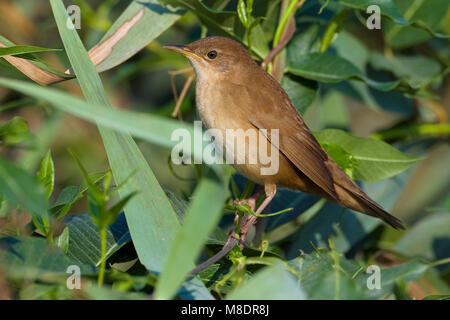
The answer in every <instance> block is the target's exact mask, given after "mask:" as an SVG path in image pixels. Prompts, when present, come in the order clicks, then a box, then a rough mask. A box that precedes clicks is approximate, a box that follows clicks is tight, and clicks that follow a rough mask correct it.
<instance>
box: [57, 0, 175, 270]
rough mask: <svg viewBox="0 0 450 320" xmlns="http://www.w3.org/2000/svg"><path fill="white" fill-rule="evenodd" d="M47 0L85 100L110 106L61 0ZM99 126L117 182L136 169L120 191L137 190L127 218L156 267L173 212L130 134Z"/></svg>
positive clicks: (146, 259) (142, 253) (144, 257)
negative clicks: (69, 22)
mask: <svg viewBox="0 0 450 320" xmlns="http://www.w3.org/2000/svg"><path fill="white" fill-rule="evenodd" d="M50 4H51V6H52V10H53V13H54V16H55V20H56V23H57V25H58V30H59V32H60V35H61V38H62V40H63V43H64V47H65V48H66V51H67V55H68V57H69V60H70V62H71V64H72V67H73V69H74V72H75V74H76V75H77V78H78V82H79V84H80V86H81V89H82V91H83V93H84V95H85V97H86V100H87V101H88V102H90V103H93V104H98V105H104V106H109V107H111V105H110V103H109V101H108V99H107V97H106V93H105V91H104V89H103V86H102V84H101V80H100V77H99V75H98V73H97V71H96V70H95V67H94V66H93V64H92V62H91V60H90V59H89V56H88V54H87V52H86V50H85V48H84V46H83V44H82V43H81V40H80V39H79V37H78V35H77V33H76V31H74V30H70V29H68V28H67V27H66V21H67V13H66V10H65V8H64V5H63V3H62V1H60V0H51V1H50ZM99 130H100V133H101V135H102V138H103V142H104V144H105V148H106V152H107V154H108V158H109V162H110V165H111V169H112V172H113V174H114V178H115V180H116V183H117V184H121V183H122V182H123V181H124V180H125V179H126V178H127V177H129V176H131V174H132V173H133V172H134V173H135V174H133V175H132V176H131V178H130V180H129V182H128V183H127V184H126V185H125V186H124V187H123V188H122V189H121V190H120V191H119V194H120V196H121V197H123V196H125V195H128V194H130V193H132V192H139V194H138V195H137V196H136V197H135V198H134V199H133V200H132V201H130V203H128V204H127V205H126V207H125V214H126V217H127V222H128V224H129V228H130V233H131V236H132V238H133V241H134V245H135V247H136V251H137V253H138V255H139V258H140V260H141V262H142V263H143V264H144V265H145V266H146V267H147V268H148V269H150V270H154V271H159V270H161V268H162V263H163V260H164V257H165V255H166V253H167V251H168V247H169V245H170V243H171V241H172V239H173V234H174V231H176V230H178V229H179V224H178V220H177V217H176V215H175V212H174V211H173V209H172V207H171V206H170V203H169V200H168V199H167V197H166V195H165V193H164V191H163V190H162V188H161V187H160V186H159V184H158V181H157V180H156V178H155V176H154V174H153V172H152V171H151V169H150V167H149V166H148V164H147V162H146V161H145V159H144V157H143V156H142V154H141V152H140V151H139V149H138V147H137V145H136V143H135V142H134V141H133V139H132V138H131V136H130V135H129V134H124V133H118V132H114V131H112V130H110V129H106V128H104V127H102V126H99Z"/></svg>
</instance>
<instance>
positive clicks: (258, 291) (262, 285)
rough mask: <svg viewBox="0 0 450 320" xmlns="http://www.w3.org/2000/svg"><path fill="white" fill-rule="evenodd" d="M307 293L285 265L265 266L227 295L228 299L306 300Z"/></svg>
mask: <svg viewBox="0 0 450 320" xmlns="http://www.w3.org/2000/svg"><path fill="white" fill-rule="evenodd" d="M305 299H306V294H305V292H304V291H303V289H302V288H301V287H300V285H299V284H298V281H297V280H296V279H295V277H294V276H293V275H292V274H291V273H290V272H289V271H287V270H286V269H285V268H284V267H283V265H281V264H275V265H273V266H270V267H266V268H264V269H263V270H262V271H260V272H258V273H256V275H255V276H254V277H253V278H252V279H250V280H248V282H246V283H244V284H243V285H241V286H239V287H237V288H236V289H234V290H233V291H232V292H231V293H229V294H228V295H227V300H305Z"/></svg>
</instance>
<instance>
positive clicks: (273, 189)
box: [239, 184, 277, 250]
mask: <svg viewBox="0 0 450 320" xmlns="http://www.w3.org/2000/svg"><path fill="white" fill-rule="evenodd" d="M264 190H265V193H266V199H264V201H263V202H262V203H261V204H260V206H259V207H258V209H257V210H256V212H255V213H256V214H261V213H262V212H263V211H264V209H265V208H266V207H267V206H268V205H269V203H270V202H271V201H272V199H273V198H274V197H275V194H276V193H277V186H276V185H275V184H266V185H264ZM258 198H259V197H258ZM252 211H253V210H252ZM257 219H258V217H257V216H253V215H250V216H249V217H248V218H247V219H246V221H244V223H243V224H242V227H241V230H240V231H241V232H240V237H239V247H240V248H241V250H242V249H243V248H244V244H245V239H246V238H247V233H248V232H249V231H250V228H251V227H252V225H253V224H254V223H255V222H256V220H257Z"/></svg>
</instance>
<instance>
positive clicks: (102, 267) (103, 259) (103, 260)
mask: <svg viewBox="0 0 450 320" xmlns="http://www.w3.org/2000/svg"><path fill="white" fill-rule="evenodd" d="M100 241H101V244H100V246H101V249H100V250H101V256H100V259H101V263H100V271H99V273H98V282H97V283H98V285H99V286H101V285H103V279H104V278H105V268H106V228H105V227H102V228H100Z"/></svg>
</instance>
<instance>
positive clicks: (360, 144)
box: [314, 129, 420, 182]
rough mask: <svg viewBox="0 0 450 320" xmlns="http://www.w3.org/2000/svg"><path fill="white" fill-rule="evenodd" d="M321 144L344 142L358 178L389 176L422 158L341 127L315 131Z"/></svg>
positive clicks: (343, 145) (371, 178) (342, 143)
mask: <svg viewBox="0 0 450 320" xmlns="http://www.w3.org/2000/svg"><path fill="white" fill-rule="evenodd" d="M314 135H315V137H316V139H317V140H318V141H319V142H320V143H321V144H332V145H338V146H340V147H341V148H342V149H343V150H344V151H345V152H346V153H348V154H350V155H351V159H352V161H354V164H355V168H354V178H355V179H356V180H361V181H368V182H374V181H377V180H381V179H387V178H390V177H392V176H395V175H396V174H399V173H400V172H402V171H404V170H406V169H407V168H409V167H410V166H411V165H413V164H414V163H416V162H417V161H419V160H420V158H417V157H412V156H409V155H406V154H404V153H402V152H400V151H398V150H397V149H395V148H393V147H392V146H391V145H389V144H387V143H385V142H383V141H380V140H376V139H372V138H360V137H355V136H352V135H350V134H348V133H346V132H344V131H341V130H337V129H326V130H322V131H318V132H315V133H314Z"/></svg>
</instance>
